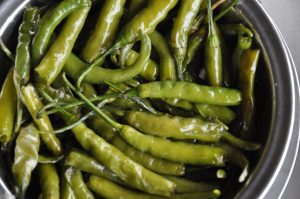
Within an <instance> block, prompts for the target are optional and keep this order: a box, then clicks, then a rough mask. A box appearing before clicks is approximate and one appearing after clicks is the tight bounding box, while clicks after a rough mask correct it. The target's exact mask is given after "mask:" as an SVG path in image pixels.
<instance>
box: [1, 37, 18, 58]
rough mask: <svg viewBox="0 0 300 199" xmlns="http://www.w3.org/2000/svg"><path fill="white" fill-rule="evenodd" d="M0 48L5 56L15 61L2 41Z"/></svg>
mask: <svg viewBox="0 0 300 199" xmlns="http://www.w3.org/2000/svg"><path fill="white" fill-rule="evenodd" d="M0 48H1V49H2V50H3V52H4V53H5V54H6V56H7V57H9V59H11V60H12V61H15V55H14V54H13V53H12V52H11V51H10V50H9V49H8V47H7V46H6V45H5V44H4V42H3V41H2V39H0Z"/></svg>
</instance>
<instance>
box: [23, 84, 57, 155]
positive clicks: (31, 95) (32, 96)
mask: <svg viewBox="0 0 300 199" xmlns="http://www.w3.org/2000/svg"><path fill="white" fill-rule="evenodd" d="M21 91H22V95H23V98H24V99H23V101H24V104H25V106H26V107H27V109H28V111H29V113H30V115H31V117H32V118H33V120H34V122H35V123H36V125H37V126H38V128H39V130H40V131H41V132H43V133H42V134H41V138H42V140H43V141H44V142H45V144H46V146H47V147H48V148H49V149H50V151H51V152H52V153H53V154H54V155H59V154H61V153H62V147H61V143H60V141H59V139H58V138H57V137H56V136H55V135H54V134H52V132H53V127H52V124H51V122H50V119H49V117H48V115H47V114H46V113H45V112H44V113H42V115H41V117H40V118H37V114H38V112H39V110H40V109H41V108H42V107H43V104H42V102H41V100H40V97H39V96H38V93H37V91H36V90H35V88H34V87H33V86H32V85H31V84H28V85H27V86H23V87H22V88H21Z"/></svg>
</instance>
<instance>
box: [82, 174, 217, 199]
mask: <svg viewBox="0 0 300 199" xmlns="http://www.w3.org/2000/svg"><path fill="white" fill-rule="evenodd" d="M88 187H89V188H90V189H91V190H92V191H94V192H95V193H97V194H99V195H100V196H102V197H105V198H109V199H115V198H126V199H136V198H139V199H167V198H168V197H161V196H155V195H150V194H145V193H138V192H135V191H131V190H129V189H126V188H123V187H121V186H119V185H117V184H115V183H113V182H111V181H109V180H106V179H105V178H101V177H96V176H91V177H90V179H89V182H88ZM112 190H114V191H112ZM220 194H221V193H220V191H219V190H214V191H212V192H196V193H186V194H175V195H174V196H172V197H170V198H174V199H199V198H202V199H214V198H218V197H219V196H220Z"/></svg>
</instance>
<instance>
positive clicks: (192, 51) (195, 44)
mask: <svg viewBox="0 0 300 199" xmlns="http://www.w3.org/2000/svg"><path fill="white" fill-rule="evenodd" d="M206 33H207V32H206V27H205V26H203V27H202V28H200V29H199V30H197V31H196V32H195V33H194V34H193V35H191V37H190V38H189V40H188V43H187V49H186V55H185V58H184V60H183V63H182V66H183V68H186V67H187V66H188V65H189V64H190V63H191V62H192V60H193V59H194V57H195V55H196V52H197V50H198V49H199V48H200V46H201V45H202V44H203V41H204V39H205V36H206Z"/></svg>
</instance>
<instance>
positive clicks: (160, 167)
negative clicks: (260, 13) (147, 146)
mask: <svg viewBox="0 0 300 199" xmlns="http://www.w3.org/2000/svg"><path fill="white" fill-rule="evenodd" d="M89 123H90V125H91V128H92V129H94V130H95V132H96V133H97V134H99V135H100V136H101V137H103V138H104V139H106V140H107V141H108V142H110V143H111V144H113V145H114V146H116V147H117V148H118V149H119V150H120V151H123V152H124V153H125V154H126V155H127V156H128V157H130V158H131V159H132V160H134V161H136V162H138V163H140V164H142V165H143V166H145V167H146V168H147V169H150V170H152V171H155V172H157V173H162V174H168V175H176V176H177V175H183V174H184V171H185V167H184V165H182V164H178V163H174V162H170V161H166V160H163V159H159V158H157V157H155V156H152V155H150V154H147V153H143V152H141V151H139V150H136V149H135V148H133V147H131V146H130V145H128V144H127V143H126V142H125V141H124V140H123V139H122V138H121V137H120V136H119V135H118V134H117V133H116V132H114V130H113V129H112V127H111V126H110V125H109V124H108V123H107V122H105V121H104V120H103V119H102V118H100V117H94V118H92V120H91V121H90V122H89Z"/></svg>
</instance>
